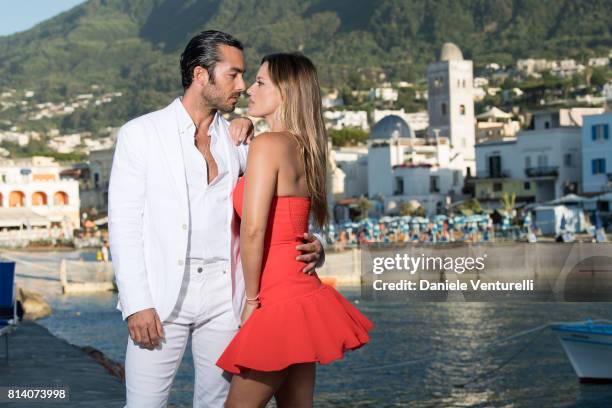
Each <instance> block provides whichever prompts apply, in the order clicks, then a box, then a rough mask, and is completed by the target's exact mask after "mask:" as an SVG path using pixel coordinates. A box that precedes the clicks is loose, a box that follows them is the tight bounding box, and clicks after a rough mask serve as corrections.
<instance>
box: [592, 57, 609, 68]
mask: <svg viewBox="0 0 612 408" xmlns="http://www.w3.org/2000/svg"><path fill="white" fill-rule="evenodd" d="M588 65H589V66H590V67H607V66H608V65H610V58H608V57H599V58H589V63H588Z"/></svg>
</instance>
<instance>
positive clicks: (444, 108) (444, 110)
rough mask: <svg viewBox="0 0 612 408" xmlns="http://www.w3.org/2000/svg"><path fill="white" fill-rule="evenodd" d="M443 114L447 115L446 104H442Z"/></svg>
mask: <svg viewBox="0 0 612 408" xmlns="http://www.w3.org/2000/svg"><path fill="white" fill-rule="evenodd" d="M442 116H446V104H445V103H443V104H442Z"/></svg>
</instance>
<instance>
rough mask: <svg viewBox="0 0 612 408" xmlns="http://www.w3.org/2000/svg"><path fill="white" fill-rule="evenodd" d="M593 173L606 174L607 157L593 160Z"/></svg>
mask: <svg viewBox="0 0 612 408" xmlns="http://www.w3.org/2000/svg"><path fill="white" fill-rule="evenodd" d="M591 170H592V172H593V174H604V173H605V172H606V159H595V160H592V161H591Z"/></svg>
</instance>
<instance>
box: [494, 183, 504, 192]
mask: <svg viewBox="0 0 612 408" xmlns="http://www.w3.org/2000/svg"><path fill="white" fill-rule="evenodd" d="M493 191H496V192H497V191H502V183H493Z"/></svg>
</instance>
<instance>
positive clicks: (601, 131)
mask: <svg viewBox="0 0 612 408" xmlns="http://www.w3.org/2000/svg"><path fill="white" fill-rule="evenodd" d="M609 139H610V132H609V130H608V125H607V124H604V125H593V126H591V140H596V141H604V140H609Z"/></svg>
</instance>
